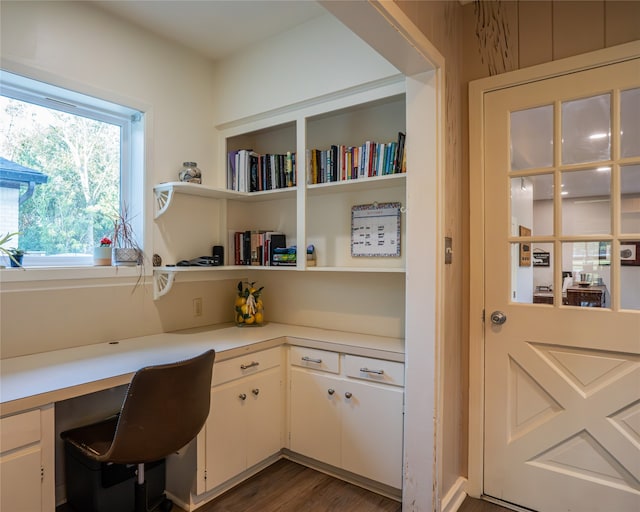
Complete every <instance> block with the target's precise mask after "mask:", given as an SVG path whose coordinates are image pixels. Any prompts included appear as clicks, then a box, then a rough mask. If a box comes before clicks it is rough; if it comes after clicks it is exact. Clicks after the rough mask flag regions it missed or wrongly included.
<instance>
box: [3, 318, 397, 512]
mask: <svg viewBox="0 0 640 512" xmlns="http://www.w3.org/2000/svg"><path fill="white" fill-rule="evenodd" d="M286 344H291V345H296V346H302V347H307V348H309V349H317V350H329V351H334V352H339V353H342V354H352V355H353V356H363V357H369V358H378V359H383V360H387V361H397V362H404V340H403V339H401V338H388V337H382V336H373V335H366V334H357V333H348V332H342V331H334V330H327V329H317V328H310V327H301V326H295V325H286V324H276V323H267V324H266V325H264V326H262V327H243V328H238V327H236V326H234V325H230V324H221V325H215V326H209V327H202V328H194V329H188V330H183V331H176V332H170V333H163V334H156V335H151V336H143V337H138V338H130V339H125V340H119V341H115V342H110V343H98V344H93V345H86V346H81V347H74V348H68V349H63V350H55V351H51V352H44V353H39V354H32V355H26V356H21V357H15V358H8V359H2V360H0V470H1V471H0V475H1V476H2V478H1V482H0V483H1V487H2V489H1V494H2V495H3V496H2V507H1V508H3V509H4V506H5V505H6V506H7V507H8V509H10V508H12V504H13V503H19V504H20V506H21V507H23V505H25V506H26V507H27V508H24V507H23V508H22V509H24V510H33V511H46V512H53V511H54V509H55V485H56V482H55V476H54V475H55V474H56V471H54V467H55V466H56V460H55V459H56V453H57V449H56V448H55V444H56V440H55V439H56V434H55V432H56V428H59V425H57V421H58V418H57V417H56V414H57V413H56V410H58V409H59V408H60V407H61V406H62V404H63V402H65V401H67V400H70V399H77V400H80V402H78V403H82V400H84V397H85V395H86V396H88V395H91V394H92V393H96V392H106V393H111V392H112V391H111V390H112V388H117V387H119V386H123V385H126V384H128V383H129V382H130V380H131V378H132V376H133V374H134V373H135V372H136V371H137V370H138V369H140V368H142V367H144V366H149V365H156V364H164V363H171V362H175V361H179V360H182V359H187V358H190V357H192V356H195V355H197V354H200V353H202V352H204V351H205V350H208V349H214V350H215V351H216V364H218V363H221V362H223V361H225V360H229V359H232V358H237V357H239V356H242V355H244V354H250V353H253V352H260V351H264V350H267V349H270V348H273V347H279V346H281V345H286ZM225 364H226V363H225ZM215 371H216V370H215V365H214V376H215ZM66 403H68V402H66ZM56 404H58V405H56ZM59 463H60V461H58V465H59ZM58 471H59V470H58ZM25 500H28V503H26V504H25Z"/></svg>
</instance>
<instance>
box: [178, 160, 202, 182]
mask: <svg viewBox="0 0 640 512" xmlns="http://www.w3.org/2000/svg"><path fill="white" fill-rule="evenodd" d="M178 178H180V181H185V182H187V183H202V173H201V172H200V169H198V164H197V163H195V162H183V163H182V169H180V172H179V173H178Z"/></svg>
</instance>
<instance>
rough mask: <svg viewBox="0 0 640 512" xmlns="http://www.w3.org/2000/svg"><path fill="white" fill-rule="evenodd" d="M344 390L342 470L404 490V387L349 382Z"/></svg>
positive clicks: (345, 384) (344, 386)
mask: <svg viewBox="0 0 640 512" xmlns="http://www.w3.org/2000/svg"><path fill="white" fill-rule="evenodd" d="M341 389H342V390H344V392H343V393H342V399H343V404H342V435H341V450H342V467H343V469H346V470H347V471H351V472H352V473H356V474H358V475H361V476H364V477H366V478H370V479H371V480H375V481H376V482H382V483H384V484H387V485H390V486H391V487H395V488H397V489H399V488H401V487H402V425H403V412H402V408H403V390H402V388H397V387H391V386H376V385H371V384H367V383H361V382H354V381H347V382H344V383H343V384H342V388H341ZM347 394H348V395H349V396H350V398H346V395H347Z"/></svg>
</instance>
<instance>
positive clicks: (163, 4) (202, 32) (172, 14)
mask: <svg viewBox="0 0 640 512" xmlns="http://www.w3.org/2000/svg"><path fill="white" fill-rule="evenodd" d="M94 3H95V4H97V5H98V6H99V7H100V8H102V9H104V10H105V11H108V12H110V13H112V14H115V15H117V16H119V17H121V18H124V19H126V20H129V21H131V22H132V23H134V24H136V25H138V26H140V27H143V28H145V29H147V30H150V31H151V32H154V33H156V34H158V35H161V36H163V37H166V38H167V39H170V40H172V41H174V42H177V43H180V44H182V45H184V46H186V47H188V48H191V49H193V50H195V51H197V52H198V53H200V54H202V55H205V56H206V57H208V58H210V59H213V60H216V59H220V58H224V57H226V56H228V55H231V54H233V53H235V52H236V51H239V50H241V49H243V48H245V47H248V46H250V45H252V44H255V43H257V42H259V41H262V40H264V39H267V38H268V37H271V36H273V35H275V34H278V33H281V32H284V31H286V30H289V29H291V28H293V27H294V26H296V25H299V24H301V23H304V22H306V21H309V20H311V19H313V18H316V17H318V16H321V15H323V14H326V12H327V11H326V10H325V9H324V8H323V7H322V6H321V5H320V4H318V3H317V2H316V1H314V0H94Z"/></svg>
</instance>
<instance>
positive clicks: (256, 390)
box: [251, 388, 260, 396]
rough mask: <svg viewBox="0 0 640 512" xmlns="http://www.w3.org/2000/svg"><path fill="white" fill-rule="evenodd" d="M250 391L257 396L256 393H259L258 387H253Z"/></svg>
mask: <svg viewBox="0 0 640 512" xmlns="http://www.w3.org/2000/svg"><path fill="white" fill-rule="evenodd" d="M251 392H252V393H253V394H254V395H256V396H258V395H259V394H260V388H253V389H252V390H251Z"/></svg>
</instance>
